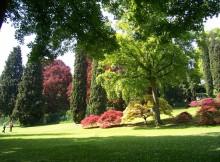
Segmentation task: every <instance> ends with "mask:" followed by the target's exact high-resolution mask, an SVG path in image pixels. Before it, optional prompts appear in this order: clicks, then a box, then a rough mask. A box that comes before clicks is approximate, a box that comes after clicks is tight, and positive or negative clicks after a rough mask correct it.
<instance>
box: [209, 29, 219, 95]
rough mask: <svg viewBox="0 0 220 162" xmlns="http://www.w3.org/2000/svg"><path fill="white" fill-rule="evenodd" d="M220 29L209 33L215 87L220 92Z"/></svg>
mask: <svg viewBox="0 0 220 162" xmlns="http://www.w3.org/2000/svg"><path fill="white" fill-rule="evenodd" d="M219 36H220V29H213V30H212V31H211V32H210V33H209V46H208V47H209V58H210V63H211V73H212V77H213V82H214V87H215V89H216V90H217V91H218V92H220V40H219Z"/></svg>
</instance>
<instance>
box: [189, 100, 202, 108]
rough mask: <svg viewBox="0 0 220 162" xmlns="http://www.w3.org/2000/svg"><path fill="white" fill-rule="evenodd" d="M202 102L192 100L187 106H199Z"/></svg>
mask: <svg viewBox="0 0 220 162" xmlns="http://www.w3.org/2000/svg"><path fill="white" fill-rule="evenodd" d="M201 105H202V103H201V102H199V101H192V102H191V103H190V104H188V106H189V107H199V106H201Z"/></svg>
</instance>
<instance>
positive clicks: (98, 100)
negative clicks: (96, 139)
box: [89, 60, 107, 115]
mask: <svg viewBox="0 0 220 162" xmlns="http://www.w3.org/2000/svg"><path fill="white" fill-rule="evenodd" d="M103 71H104V70H103V69H101V68H98V61H97V60H93V63H92V78H91V86H90V88H91V92H90V97H89V112H90V114H93V115H101V114H102V113H103V112H104V111H105V110H106V104H107V96H106V92H105V89H104V88H103V87H102V86H101V84H99V83H97V82H96V78H97V76H98V75H99V74H102V73H103Z"/></svg>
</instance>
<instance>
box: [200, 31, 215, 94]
mask: <svg viewBox="0 0 220 162" xmlns="http://www.w3.org/2000/svg"><path fill="white" fill-rule="evenodd" d="M197 42H198V46H199V48H200V50H201V53H202V66H203V72H204V73H203V74H204V80H205V87H206V93H207V94H208V96H209V97H212V96H213V89H214V87H213V79H212V74H211V69H210V58H209V48H208V44H207V37H206V35H205V33H203V34H201V36H200V39H198V40H197Z"/></svg>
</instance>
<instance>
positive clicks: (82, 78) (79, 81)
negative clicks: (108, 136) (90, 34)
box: [70, 45, 88, 123]
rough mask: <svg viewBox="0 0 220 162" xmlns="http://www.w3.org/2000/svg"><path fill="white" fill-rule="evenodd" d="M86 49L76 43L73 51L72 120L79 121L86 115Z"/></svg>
mask: <svg viewBox="0 0 220 162" xmlns="http://www.w3.org/2000/svg"><path fill="white" fill-rule="evenodd" d="M86 55H87V54H86V50H84V47H82V46H80V45H78V46H77V48H76V52H75V63H74V74H73V83H72V96H71V101H70V108H71V110H72V112H73V120H74V122H75V123H80V122H81V120H82V119H84V117H85V115H86V107H87V103H86V95H87V66H88V64H87V61H86Z"/></svg>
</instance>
